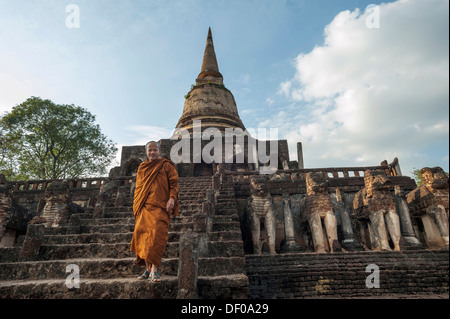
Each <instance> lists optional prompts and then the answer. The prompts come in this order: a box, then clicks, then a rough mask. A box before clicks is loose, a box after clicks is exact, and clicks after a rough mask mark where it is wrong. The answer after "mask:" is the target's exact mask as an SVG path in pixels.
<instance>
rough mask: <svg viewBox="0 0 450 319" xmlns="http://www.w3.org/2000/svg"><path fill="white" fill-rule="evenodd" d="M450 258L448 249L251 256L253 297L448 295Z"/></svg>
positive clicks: (249, 267)
mask: <svg viewBox="0 0 450 319" xmlns="http://www.w3.org/2000/svg"><path fill="white" fill-rule="evenodd" d="M448 261H449V256H448V251H444V250H441V251H430V250H420V251H418V250H416V251H403V252H399V251H396V252H368V251H367V252H351V253H335V254H315V253H302V254H283V255H275V256H267V255H264V256H255V255H247V256H246V267H247V276H248V278H249V282H250V290H251V298H324V297H325V298H352V297H354V298H355V297H356V298H358V297H359V298H366V297H377V296H380V297H382V298H387V297H389V295H393V296H395V295H396V294H402V295H409V296H414V295H421V294H422V295H433V294H446V295H447V298H448V279H449V278H448V273H449V271H448ZM377 276H378V278H377V279H378V283H379V285H376V282H375V279H376V277H377Z"/></svg>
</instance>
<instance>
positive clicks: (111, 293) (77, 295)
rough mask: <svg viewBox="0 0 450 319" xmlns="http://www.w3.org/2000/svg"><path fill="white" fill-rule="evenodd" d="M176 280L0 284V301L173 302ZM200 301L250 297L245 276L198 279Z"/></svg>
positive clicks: (59, 281)
mask: <svg viewBox="0 0 450 319" xmlns="http://www.w3.org/2000/svg"><path fill="white" fill-rule="evenodd" d="M177 292H178V278H177V277H175V276H163V277H161V282H157V283H154V282H151V281H150V280H136V278H135V276H133V277H130V278H113V279H84V280H80V286H79V288H72V289H69V288H68V287H67V285H66V280H65V279H49V280H35V281H3V282H0V298H1V299H6V298H11V299H44V298H45V299H175V298H176V296H177ZM198 295H199V298H202V299H216V298H222V299H243V298H248V297H249V289H248V278H247V277H246V276H245V275H241V274H236V275H227V276H199V277H198Z"/></svg>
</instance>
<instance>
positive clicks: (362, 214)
mask: <svg viewBox="0 0 450 319" xmlns="http://www.w3.org/2000/svg"><path fill="white" fill-rule="evenodd" d="M364 186H365V187H364V188H363V189H362V190H360V191H359V192H358V193H356V195H355V197H354V199H353V217H354V218H357V219H359V220H360V221H362V222H363V223H367V226H368V231H369V237H370V246H371V247H372V249H373V250H391V248H390V246H389V240H388V235H389V237H390V238H391V240H392V243H393V244H394V250H400V236H401V232H400V219H399V216H398V214H397V212H396V207H395V203H394V200H393V198H392V197H393V196H392V195H391V193H390V187H391V182H390V181H389V179H388V177H387V176H386V172H385V171H383V170H366V171H365V172H364Z"/></svg>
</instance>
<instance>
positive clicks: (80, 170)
mask: <svg viewBox="0 0 450 319" xmlns="http://www.w3.org/2000/svg"><path fill="white" fill-rule="evenodd" d="M0 151H1V156H0V173H3V174H4V175H5V176H6V177H7V178H8V179H11V180H25V179H63V178H78V177H87V176H92V175H94V174H97V175H99V174H100V175H102V174H105V173H106V169H107V167H108V165H110V164H111V162H112V161H113V159H114V155H115V153H116V152H117V148H116V146H115V145H114V143H113V142H112V141H111V140H109V139H107V137H106V136H104V135H103V134H102V132H101V130H100V127H99V125H97V124H95V116H94V115H92V114H91V113H90V112H88V111H87V110H86V109H83V108H81V107H78V106H74V105H73V104H72V105H60V104H55V103H53V102H52V101H50V100H42V99H41V98H39V97H31V98H29V99H27V100H26V101H25V102H23V103H22V104H19V105H17V106H15V107H14V108H13V109H12V110H11V112H9V113H6V114H4V115H3V116H2V117H1V119H0Z"/></svg>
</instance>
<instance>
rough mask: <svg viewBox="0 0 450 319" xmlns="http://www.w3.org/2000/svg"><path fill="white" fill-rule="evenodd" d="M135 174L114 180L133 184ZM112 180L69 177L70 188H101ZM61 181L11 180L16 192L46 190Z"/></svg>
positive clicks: (106, 178)
mask: <svg viewBox="0 0 450 319" xmlns="http://www.w3.org/2000/svg"><path fill="white" fill-rule="evenodd" d="M135 178H136V177H135V176H124V177H115V178H113V179H114V180H116V181H117V180H119V181H120V186H124V185H127V184H132V183H133V181H134V180H135ZM109 180H111V179H110V178H108V177H94V178H79V179H68V180H67V181H68V182H69V188H70V189H74V190H75V189H78V190H79V189H100V187H101V186H102V185H103V184H104V183H105V182H107V181H109ZM56 181H61V180H58V179H46V180H29V181H10V182H8V183H9V184H11V185H12V190H13V191H14V192H20V191H45V189H46V188H47V187H48V186H49V185H50V183H52V182H56Z"/></svg>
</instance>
